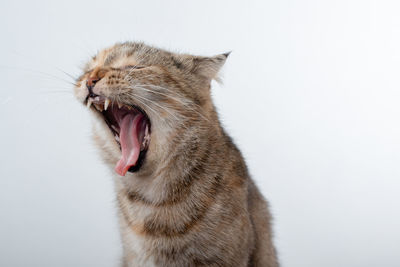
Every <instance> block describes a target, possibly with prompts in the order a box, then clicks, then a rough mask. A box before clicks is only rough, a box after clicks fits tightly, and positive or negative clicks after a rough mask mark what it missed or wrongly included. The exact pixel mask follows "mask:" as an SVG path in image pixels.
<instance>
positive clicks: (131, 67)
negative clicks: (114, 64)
mask: <svg viewBox="0 0 400 267" xmlns="http://www.w3.org/2000/svg"><path fill="white" fill-rule="evenodd" d="M143 68H145V67H144V66H137V65H128V66H124V67H122V68H121V69H123V70H128V69H143Z"/></svg>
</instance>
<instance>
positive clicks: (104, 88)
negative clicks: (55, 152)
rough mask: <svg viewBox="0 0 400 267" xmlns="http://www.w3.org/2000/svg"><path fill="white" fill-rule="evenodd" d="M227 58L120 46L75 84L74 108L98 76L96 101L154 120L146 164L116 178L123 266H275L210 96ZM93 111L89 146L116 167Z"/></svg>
mask: <svg viewBox="0 0 400 267" xmlns="http://www.w3.org/2000/svg"><path fill="white" fill-rule="evenodd" d="M227 56H228V54H221V55H217V56H214V57H199V56H192V55H186V54H176V53H170V52H167V51H165V50H161V49H157V48H154V47H150V46H147V45H145V44H143V43H122V44H116V45H114V46H113V47H110V48H107V49H105V50H103V51H101V52H99V53H98V54H97V55H96V56H95V57H93V58H92V60H91V61H90V62H89V63H88V64H87V65H86V66H85V69H84V72H83V74H82V76H81V77H80V78H79V79H78V80H77V86H76V88H75V94H76V96H77V98H78V99H79V100H80V101H82V102H83V101H84V99H85V98H86V96H87V90H86V88H85V82H86V80H87V79H88V77H89V75H91V74H92V75H93V73H94V72H96V75H101V80H100V81H99V82H98V83H96V86H95V87H94V88H93V90H94V91H95V93H96V94H101V95H104V96H106V97H109V98H111V99H113V100H115V101H121V102H124V103H127V104H132V105H136V106H139V107H141V108H142V109H143V110H144V111H145V112H146V113H147V115H148V116H149V118H150V121H151V142H150V146H149V149H148V152H147V155H146V159H145V161H144V164H143V166H142V167H141V169H140V170H139V171H138V172H135V173H128V174H127V175H126V176H125V177H120V176H118V175H116V174H115V177H114V180H115V190H116V196H117V203H118V211H119V213H118V214H119V220H120V225H121V236H122V241H123V248H124V258H123V265H124V266H268V267H275V266H278V263H277V258H276V253H275V249H274V246H273V244H272V236H271V227H270V221H271V217H270V215H269V212H268V206H267V202H266V201H265V200H264V198H263V197H262V195H261V194H260V192H259V191H258V189H257V188H256V186H255V185H254V183H253V181H252V180H251V178H250V176H249V174H248V171H247V168H246V164H245V162H244V160H243V158H242V156H241V153H240V151H239V150H238V149H237V148H236V146H235V145H234V143H233V142H232V140H231V139H230V137H229V136H228V135H227V134H226V133H225V131H224V130H223V128H222V127H221V124H220V122H219V120H218V116H217V113H216V111H215V108H214V105H213V103H212V101H211V97H210V82H211V80H212V79H217V78H218V71H219V69H220V68H221V67H222V65H223V64H224V62H225V60H226V58H227ZM133 65H134V66H140V67H143V68H138V69H134V70H131V69H129V68H127V66H133ZM95 113H96V112H93V114H94V115H95V116H96V117H97V118H96V119H95V123H94V131H93V132H94V134H93V138H94V140H95V142H96V144H97V146H98V147H99V148H100V151H101V155H102V157H103V158H104V161H105V162H106V163H107V164H108V165H109V166H110V167H111V169H113V168H114V166H115V163H116V162H117V161H118V159H119V157H120V155H121V152H120V150H119V147H118V145H117V143H116V142H115V141H114V138H113V136H112V134H111V133H110V130H109V129H108V127H107V126H106V125H105V123H104V120H103V119H102V118H101V115H99V114H95Z"/></svg>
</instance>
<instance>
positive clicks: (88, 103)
mask: <svg viewBox="0 0 400 267" xmlns="http://www.w3.org/2000/svg"><path fill="white" fill-rule="evenodd" d="M92 102H93V100H92V99H91V98H89V99H88V100H87V103H86V107H87V108H90V106H91V105H92Z"/></svg>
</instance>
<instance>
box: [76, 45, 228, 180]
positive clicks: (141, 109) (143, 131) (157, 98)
mask: <svg viewBox="0 0 400 267" xmlns="http://www.w3.org/2000/svg"><path fill="white" fill-rule="evenodd" d="M227 56H228V54H222V55H218V56H215V57H198V56H191V55H182V54H174V53H170V52H167V51H164V50H161V49H157V48H153V47H150V46H147V45H144V44H142V43H122V44H116V45H114V46H112V47H110V48H107V49H104V50H102V51H100V52H99V53H98V54H97V55H96V56H94V57H93V58H92V59H91V60H90V61H89V62H88V63H87V64H86V66H85V67H84V69H83V74H82V75H81V76H80V77H79V78H78V80H77V84H76V87H75V88H74V93H75V95H76V97H77V98H78V100H79V101H80V102H82V103H83V104H85V105H87V107H88V108H89V109H90V110H91V112H92V113H93V114H94V115H95V116H96V123H95V125H94V127H95V132H94V139H95V141H96V142H97V143H98V145H99V146H100V147H101V148H102V150H103V152H104V153H103V154H104V155H105V156H104V157H105V159H106V160H107V161H108V162H110V163H111V164H115V171H116V172H117V173H118V174H119V175H121V176H124V175H125V174H126V173H127V172H128V171H129V172H138V171H143V170H142V169H145V168H147V169H150V168H151V164H156V163H157V162H159V161H162V160H163V159H164V158H165V157H167V156H168V149H169V147H170V144H169V140H170V139H171V138H172V137H174V136H175V137H176V135H179V134H180V133H182V132H183V131H186V130H188V129H191V130H193V129H197V128H198V129H201V128H202V127H203V126H204V124H209V123H212V121H213V120H214V119H215V118H213V114H214V113H215V112H214V109H213V105H212V103H211V99H210V94H209V88H210V81H211V80H212V79H215V78H216V76H217V73H218V70H219V69H220V67H221V66H222V65H223V64H224V62H225V60H226V57H227Z"/></svg>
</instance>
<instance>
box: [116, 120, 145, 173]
mask: <svg viewBox="0 0 400 267" xmlns="http://www.w3.org/2000/svg"><path fill="white" fill-rule="evenodd" d="M142 118H143V116H142V115H141V114H135V115H133V114H127V115H125V117H123V118H122V120H121V121H119V126H120V129H121V130H120V134H119V138H120V142H121V150H122V157H121V159H120V160H119V161H118V163H117V165H116V166H115V171H116V172H117V173H118V174H119V175H121V176H125V174H126V172H127V171H128V170H129V168H130V167H132V166H135V164H136V162H137V160H138V158H139V153H140V144H139V140H138V135H137V132H138V131H137V129H138V125H139V124H140V122H141V120H142Z"/></svg>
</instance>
